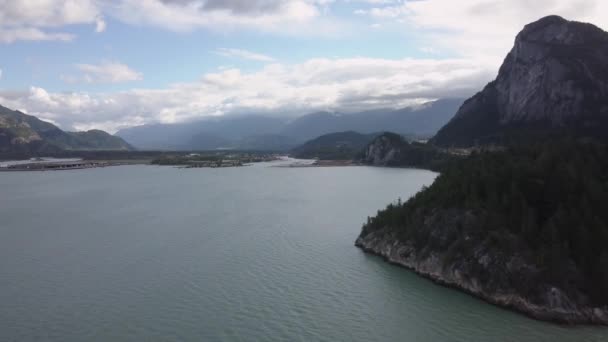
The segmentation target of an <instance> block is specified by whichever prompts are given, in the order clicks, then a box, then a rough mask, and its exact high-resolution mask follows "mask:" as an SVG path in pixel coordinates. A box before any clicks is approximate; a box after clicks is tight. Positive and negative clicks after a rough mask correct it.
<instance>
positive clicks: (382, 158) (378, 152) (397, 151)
mask: <svg viewBox="0 0 608 342" xmlns="http://www.w3.org/2000/svg"><path fill="white" fill-rule="evenodd" d="M403 145H404V141H403V139H402V138H401V137H400V136H399V135H397V134H394V133H384V134H382V135H380V136H378V137H376V138H375V139H374V140H372V142H371V143H369V144H368V145H367V146H366V147H365V150H364V151H363V157H362V162H363V163H364V164H368V165H374V166H396V165H397V163H398V160H399V158H400V156H401V152H402V150H403Z"/></svg>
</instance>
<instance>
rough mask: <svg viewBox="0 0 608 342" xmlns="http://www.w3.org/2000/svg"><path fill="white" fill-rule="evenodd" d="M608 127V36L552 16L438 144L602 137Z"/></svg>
mask: <svg viewBox="0 0 608 342" xmlns="http://www.w3.org/2000/svg"><path fill="white" fill-rule="evenodd" d="M606 128H608V33H606V32H604V31H603V30H601V29H599V28H598V27H596V26H593V25H591V24H586V23H580V22H575V21H568V20H565V19H563V18H561V17H558V16H549V17H545V18H543V19H540V20H539V21H537V22H534V23H531V24H529V25H527V26H526V27H525V28H524V29H523V31H521V33H519V34H518V35H517V38H516V39H515V45H514V47H513V49H512V50H511V52H509V54H508V55H507V57H506V58H505V60H504V63H503V64H502V66H501V67H500V70H499V72H498V77H497V78H496V80H494V81H493V82H491V83H489V84H488V85H487V86H486V87H485V88H484V89H483V90H482V91H481V92H479V93H478V94H476V95H475V96H473V97H472V98H471V99H469V100H467V101H466V102H465V103H464V104H463V105H462V107H461V108H460V109H459V110H458V112H457V113H456V115H455V116H454V118H453V119H452V120H451V121H450V122H449V123H448V124H447V125H446V126H445V127H443V128H442V129H441V130H439V132H438V133H437V135H436V136H435V137H434V138H433V139H432V143H434V144H436V145H439V146H445V147H449V146H459V147H468V146H473V145H478V144H480V145H485V144H504V143H506V142H509V141H513V140H518V141H522V140H538V137H541V136H543V135H545V134H555V133H558V134H564V133H565V134H569V135H575V136H602V135H604V132H605V130H606Z"/></svg>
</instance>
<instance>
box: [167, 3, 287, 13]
mask: <svg viewBox="0 0 608 342" xmlns="http://www.w3.org/2000/svg"><path fill="white" fill-rule="evenodd" d="M161 1H162V2H163V3H165V4H172V5H179V6H188V5H195V6H196V7H199V8H200V9H201V10H208V11H217V10H220V11H229V12H232V13H235V14H263V13H274V12H276V11H277V10H278V9H279V8H280V7H281V6H282V5H283V4H285V2H286V1H284V0H205V1H202V0H161Z"/></svg>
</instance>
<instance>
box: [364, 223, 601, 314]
mask: <svg viewBox="0 0 608 342" xmlns="http://www.w3.org/2000/svg"><path fill="white" fill-rule="evenodd" d="M355 246H357V247H359V248H361V249H362V250H363V251H364V252H366V253H370V254H373V255H377V256H380V257H382V258H383V259H384V260H386V261H387V262H389V263H391V264H395V265H398V266H402V267H405V268H407V269H409V270H411V271H414V272H415V273H416V274H418V275H420V276H423V277H425V278H427V279H430V280H432V281H433V282H435V283H437V284H440V285H443V286H446V287H451V288H455V289H458V290H461V291H464V292H466V293H468V294H470V295H473V296H474V297H477V298H479V299H482V300H484V301H486V302H488V303H490V304H494V305H497V306H500V307H503V308H506V309H510V310H513V311H516V312H519V313H522V314H525V315H527V316H528V317H530V318H534V319H537V320H541V321H547V322H553V323H558V324H566V325H608V308H594V307H589V306H585V305H581V304H578V303H573V302H572V300H570V299H569V298H567V297H566V296H565V295H564V294H563V293H561V292H560V291H559V290H558V289H556V288H551V289H550V291H549V292H550V293H549V294H548V295H549V296H551V297H552V298H553V299H552V300H550V303H549V305H538V304H535V303H532V302H531V301H530V300H529V299H527V298H525V297H524V296H522V295H520V294H518V293H516V292H515V291H508V290H507V291H505V290H504V289H503V290H502V291H500V292H499V291H488V290H487V289H486V288H485V287H484V285H483V284H482V282H480V281H478V280H477V279H476V278H475V277H469V276H468V275H467V274H463V273H461V272H460V271H459V270H458V267H449V268H447V269H446V267H444V266H442V265H441V259H442V255H439V254H437V253H430V254H429V255H426V256H424V257H419V256H418V253H417V251H416V250H415V248H414V247H413V246H408V245H407V244H403V243H401V242H399V240H398V239H397V238H396V237H395V236H393V234H391V233H390V232H388V231H377V232H371V233H369V234H368V235H366V236H364V237H362V236H359V237H358V238H357V240H356V241H355Z"/></svg>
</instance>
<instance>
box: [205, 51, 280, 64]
mask: <svg viewBox="0 0 608 342" xmlns="http://www.w3.org/2000/svg"><path fill="white" fill-rule="evenodd" d="M215 53H217V54H218V55H221V56H225V57H236V58H243V59H250V60H253V61H258V62H273V61H274V60H275V59H274V58H272V57H270V56H267V55H263V54H260V53H255V52H251V51H247V50H241V49H228V48H220V49H217V50H216V51H215Z"/></svg>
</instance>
